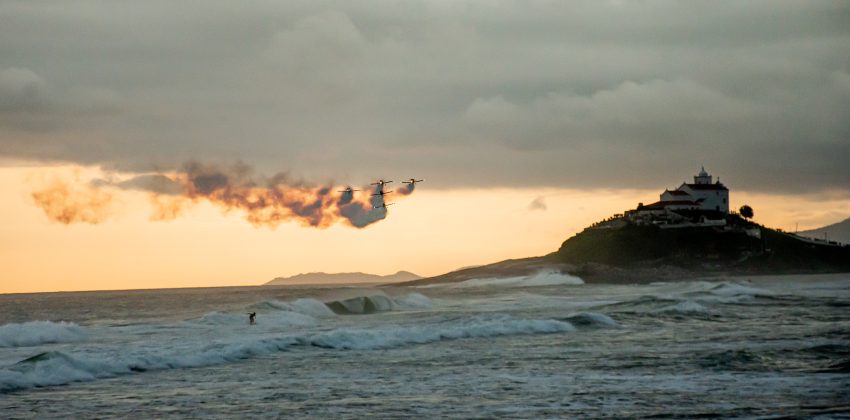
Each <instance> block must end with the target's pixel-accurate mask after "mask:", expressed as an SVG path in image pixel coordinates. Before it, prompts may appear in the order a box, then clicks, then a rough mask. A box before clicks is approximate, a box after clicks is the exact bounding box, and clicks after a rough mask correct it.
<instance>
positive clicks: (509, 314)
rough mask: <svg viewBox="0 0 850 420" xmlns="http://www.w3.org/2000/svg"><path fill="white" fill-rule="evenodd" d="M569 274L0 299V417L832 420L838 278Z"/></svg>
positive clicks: (846, 306) (843, 379) (842, 332)
mask: <svg viewBox="0 0 850 420" xmlns="http://www.w3.org/2000/svg"><path fill="white" fill-rule="evenodd" d="M577 283H579V281H577V279H575V278H571V277H564V278H560V279H559V278H554V277H552V276H551V275H550V276H548V277H547V276H542V277H541V276H535V277H532V278H529V279H526V280H522V279H511V280H505V279H500V280H493V281H486V280H476V281H474V282H471V283H467V284H464V285H455V286H443V287H428V288H410V289H403V288H396V289H380V290H379V289H357V288H341V289H332V288H309V287H272V288H264V287H262V288H261V287H257V288H219V289H181V290H155V291H130V292H92V293H53V294H34V295H6V296H0V417H4V418H27V417H34V418H49V417H61V418H86V417H113V416H114V417H141V418H149V417H170V416H175V417H243V418H244V417H287V416H293V417H295V416H297V417H355V416H365V415H371V416H375V417H379V418H392V417H409V416H423V417H428V418H430V417H438V416H453V417H507V418H541V417H550V418H551V417H609V416H610V417H643V416H656V417H677V416H681V417H696V416H718V417H726V418H728V417H747V418H749V417H774V416H801V417H810V416H815V417H823V418H832V417H842V416H843V417H848V416H850V275H838V276H820V277H814V278H810V279H806V280H799V279H796V280H794V281H791V280H789V279H788V278H767V279H761V280H758V281H753V282H742V281H738V282H735V281H727V282H691V283H669V284H654V285H642V286H612V285H581V284H577ZM358 296H359V297H360V298H357V297H358ZM365 296H377V297H373V298H370V299H364V298H363V297H365ZM326 303H329V304H326ZM332 309H333V310H332ZM334 310H335V311H336V312H334ZM252 311H256V312H257V313H258V315H257V321H258V323H257V325H254V326H250V325H248V322H247V315H246V312H252ZM364 311H365V312H373V313H370V314H359V313H360V312H364Z"/></svg>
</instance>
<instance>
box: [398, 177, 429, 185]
mask: <svg viewBox="0 0 850 420" xmlns="http://www.w3.org/2000/svg"><path fill="white" fill-rule="evenodd" d="M422 181H424V179H413V178H410V180H409V181H401V183H402V184H410V185H413V184H415V183H417V182H422Z"/></svg>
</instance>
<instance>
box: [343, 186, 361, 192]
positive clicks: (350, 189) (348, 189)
mask: <svg viewBox="0 0 850 420" xmlns="http://www.w3.org/2000/svg"><path fill="white" fill-rule="evenodd" d="M354 191H360V190H355V189H353V188H351V187H346V188H345V189H344V190H339V192H341V193H350V192H354Z"/></svg>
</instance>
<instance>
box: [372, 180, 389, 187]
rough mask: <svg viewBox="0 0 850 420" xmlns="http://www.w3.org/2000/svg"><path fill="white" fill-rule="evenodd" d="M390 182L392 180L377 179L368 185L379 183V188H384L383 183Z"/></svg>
mask: <svg viewBox="0 0 850 420" xmlns="http://www.w3.org/2000/svg"><path fill="white" fill-rule="evenodd" d="M390 182H392V181H384V180H383V179H379V180H378V182H373V183H371V184H369V185H380V186H381V188H384V185H385V184H389V183H390Z"/></svg>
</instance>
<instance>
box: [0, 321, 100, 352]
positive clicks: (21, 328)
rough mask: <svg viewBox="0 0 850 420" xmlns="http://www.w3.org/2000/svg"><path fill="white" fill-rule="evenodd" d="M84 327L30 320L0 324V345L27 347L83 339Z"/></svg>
mask: <svg viewBox="0 0 850 420" xmlns="http://www.w3.org/2000/svg"><path fill="white" fill-rule="evenodd" d="M87 337H88V333H87V332H86V329H85V328H83V327H81V326H79V325H77V324H74V323H73V322H64V321H60V322H52V321H30V322H24V323H22V324H14V323H13V324H5V325H2V326H0V347H27V346H38V345H41V344H50V343H67V342H72V341H81V340H85V339H86V338H87Z"/></svg>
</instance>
